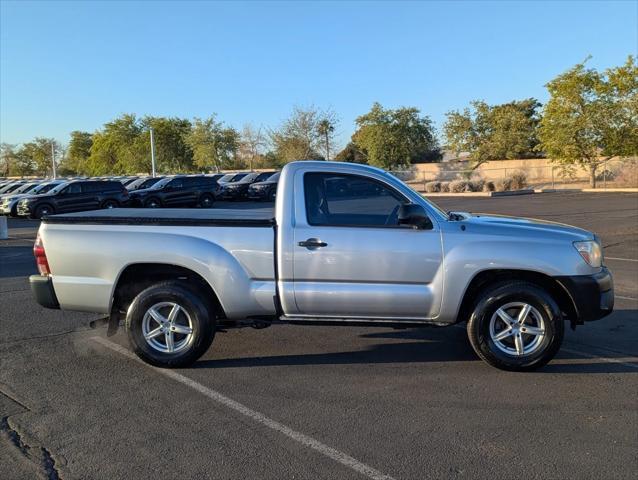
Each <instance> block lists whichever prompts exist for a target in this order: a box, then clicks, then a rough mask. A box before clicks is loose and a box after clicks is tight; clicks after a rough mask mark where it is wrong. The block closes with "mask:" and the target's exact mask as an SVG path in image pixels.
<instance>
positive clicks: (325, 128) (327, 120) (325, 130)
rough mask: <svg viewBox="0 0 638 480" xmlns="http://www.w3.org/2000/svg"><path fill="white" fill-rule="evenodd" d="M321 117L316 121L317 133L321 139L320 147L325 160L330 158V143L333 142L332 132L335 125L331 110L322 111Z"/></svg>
mask: <svg viewBox="0 0 638 480" xmlns="http://www.w3.org/2000/svg"><path fill="white" fill-rule="evenodd" d="M322 117H323V118H321V119H320V120H319V122H318V123H317V133H318V134H319V138H320V139H321V140H320V142H321V148H322V150H323V152H322V153H323V154H324V156H325V158H326V160H330V145H331V144H334V132H335V126H336V119H335V118H334V117H335V116H334V114H332V113H331V112H328V113H324V114H323V115H322Z"/></svg>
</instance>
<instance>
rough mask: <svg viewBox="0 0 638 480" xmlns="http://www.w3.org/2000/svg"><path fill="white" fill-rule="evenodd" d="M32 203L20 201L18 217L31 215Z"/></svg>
mask: <svg viewBox="0 0 638 480" xmlns="http://www.w3.org/2000/svg"><path fill="white" fill-rule="evenodd" d="M30 216H31V205H29V204H28V203H22V202H20V203H18V217H30Z"/></svg>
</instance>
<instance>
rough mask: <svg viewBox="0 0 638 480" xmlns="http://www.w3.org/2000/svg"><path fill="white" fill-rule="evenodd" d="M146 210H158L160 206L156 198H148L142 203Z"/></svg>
mask: <svg viewBox="0 0 638 480" xmlns="http://www.w3.org/2000/svg"><path fill="white" fill-rule="evenodd" d="M144 206H145V207H146V208H160V207H161V206H162V204H161V203H160V201H159V200H158V199H157V198H149V199H148V200H146V201H145V202H144Z"/></svg>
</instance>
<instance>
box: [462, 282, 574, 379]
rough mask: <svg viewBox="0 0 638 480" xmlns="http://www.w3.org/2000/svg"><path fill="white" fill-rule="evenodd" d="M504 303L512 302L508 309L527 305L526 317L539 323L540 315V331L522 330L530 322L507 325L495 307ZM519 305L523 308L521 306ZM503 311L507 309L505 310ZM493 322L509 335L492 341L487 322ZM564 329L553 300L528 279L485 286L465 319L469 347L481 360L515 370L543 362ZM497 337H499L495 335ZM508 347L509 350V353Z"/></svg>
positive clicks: (554, 349)
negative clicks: (470, 346) (519, 343)
mask: <svg viewBox="0 0 638 480" xmlns="http://www.w3.org/2000/svg"><path fill="white" fill-rule="evenodd" d="M508 305H510V306H511V305H515V306H514V307H511V308H512V310H509V311H510V312H512V311H514V312H515V311H516V308H517V305H528V306H529V307H531V309H532V310H531V311H530V313H529V314H528V317H530V316H531V319H530V320H527V321H529V322H531V323H534V324H535V325H540V320H538V319H536V317H537V316H539V315H540V317H542V325H543V327H544V328H543V330H544V335H539V336H538V337H537V336H535V335H534V334H527V333H523V332H524V331H530V326H534V325H528V324H526V323H524V324H522V325H521V324H519V322H518V321H516V322H515V324H512V325H511V326H509V327H507V323H506V321H504V320H502V319H501V317H500V316H499V314H498V313H497V311H498V310H499V309H501V307H507V306H508ZM520 308H521V310H522V309H523V307H520ZM503 311H505V312H508V310H503ZM519 313H520V312H519ZM493 318H494V321H493V320H492V319H493ZM513 320H518V319H517V318H516V319H513ZM501 322H502V323H501ZM497 323H499V324H500V325H502V326H503V329H502V332H505V333H507V334H508V335H511V337H510V336H508V337H506V338H503V339H502V340H501V341H495V340H494V338H493V335H492V333H491V330H490V325H491V324H492V325H496V324H497ZM508 328H509V330H508ZM494 330H495V328H494ZM498 333H501V332H497V335H498ZM564 333H565V322H564V320H563V317H562V314H561V311H560V308H559V307H558V305H557V303H556V301H555V300H554V299H553V298H552V296H551V295H550V294H549V293H548V292H547V291H545V290H544V289H543V288H541V287H539V286H538V285H535V284H533V283H529V282H518V281H513V282H512V281H510V282H502V283H497V284H494V285H493V286H490V287H488V288H486V289H485V291H484V292H483V293H482V294H481V295H480V297H479V298H478V299H477V301H476V302H475V305H474V310H473V312H472V315H471V316H470V319H469V321H468V323H467V334H468V337H469V339H470V343H471V344H472V348H474V351H475V352H476V354H477V355H478V356H479V357H480V358H481V359H482V360H484V361H485V362H487V363H488V364H490V365H491V366H493V367H496V368H499V369H501V370H509V371H518V372H521V371H531V370H536V369H538V368H541V367H543V366H544V365H546V364H547V362H549V361H550V360H551V359H552V358H554V356H555V355H556V352H558V349H559V348H560V346H561V344H562V342H563V335H564ZM519 335H520V339H521V340H520V342H521V345H522V346H523V348H522V349H521V350H519V351H521V352H523V353H520V354H519V353H517V351H516V350H518V344H517V342H516V340H515V338H516V337H517V336H519ZM497 340H499V339H498V337H497ZM506 342H511V344H512V346H511V347H508V345H507V343H506ZM525 342H529V343H527V344H526V343H525ZM532 347H533V348H532ZM527 348H530V350H529V352H525V350H526V349H527ZM509 349H511V350H512V352H511V353H510V352H509V351H508V350H509ZM504 350H505V351H504Z"/></svg>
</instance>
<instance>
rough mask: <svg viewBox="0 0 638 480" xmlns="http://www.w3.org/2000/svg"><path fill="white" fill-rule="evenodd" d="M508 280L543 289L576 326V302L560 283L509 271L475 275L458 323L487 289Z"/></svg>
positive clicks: (465, 297) (532, 272)
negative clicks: (525, 282)
mask: <svg viewBox="0 0 638 480" xmlns="http://www.w3.org/2000/svg"><path fill="white" fill-rule="evenodd" d="M507 280H518V281H520V280H523V281H527V282H530V283H533V284H535V285H538V286H539V287H541V288H543V289H544V290H546V291H547V292H548V293H549V294H550V295H551V296H552V298H554V300H555V301H556V303H557V304H558V306H559V307H560V309H561V311H562V312H563V314H564V315H565V317H567V318H568V319H569V320H570V321H571V323H572V326H575V325H576V323H577V318H578V314H577V310H576V306H575V305H574V301H573V299H572V298H571V296H570V295H569V292H567V290H566V289H565V288H564V287H563V286H562V285H561V284H560V283H559V282H558V281H556V280H555V279H554V278H552V277H551V276H549V275H546V274H544V273H540V272H535V271H532V270H508V269H494V270H482V271H480V272H478V273H476V274H475V275H474V277H473V278H472V280H471V281H470V283H469V284H468V286H467V287H466V289H465V293H464V294H463V297H462V298H463V300H462V302H461V306H460V307H459V311H458V315H457V322H462V321H464V320H466V319H467V318H468V317H469V315H470V313H471V312H472V308H473V306H474V303H475V301H476V299H477V298H478V296H479V294H480V293H481V291H482V290H483V289H484V288H485V287H487V286H489V285H492V284H494V283H497V282H503V281H507Z"/></svg>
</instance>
